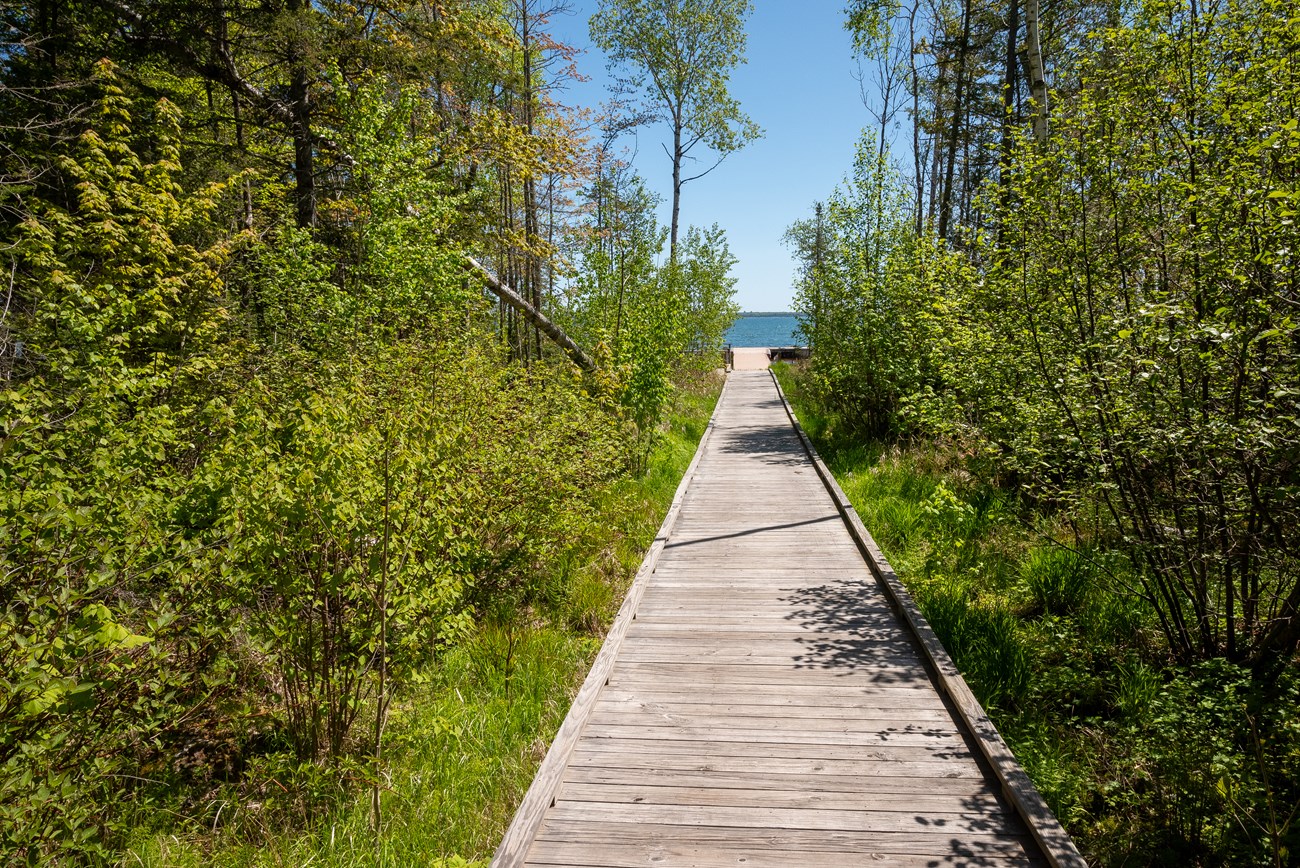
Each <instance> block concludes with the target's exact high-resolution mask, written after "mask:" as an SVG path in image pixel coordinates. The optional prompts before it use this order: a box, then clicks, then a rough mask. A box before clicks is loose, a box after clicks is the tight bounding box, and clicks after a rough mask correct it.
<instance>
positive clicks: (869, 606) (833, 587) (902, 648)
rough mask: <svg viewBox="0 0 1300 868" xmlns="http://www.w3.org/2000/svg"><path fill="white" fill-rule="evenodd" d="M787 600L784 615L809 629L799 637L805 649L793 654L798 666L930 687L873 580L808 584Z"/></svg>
mask: <svg viewBox="0 0 1300 868" xmlns="http://www.w3.org/2000/svg"><path fill="white" fill-rule="evenodd" d="M786 601H787V602H789V603H790V604H792V605H793V606H794V610H793V611H792V612H791V613H790V614H789V615H788V616H787V619H789V620H792V621H796V622H797V623H798V624H799V626H801V627H803V628H804V629H805V630H807V631H808V632H807V633H806V634H804V635H801V636H800V637H799V639H798V642H799V644H800V645H801V646H802V647H803V649H804V650H803V651H802V652H801V653H800V654H798V655H797V656H796V658H795V662H796V665H797V666H798V667H799V668H805V669H829V670H833V671H837V672H842V673H843V674H844V675H846V676H847V675H855V676H861V675H862V674H866V675H867V676H868V677H869V679H870V680H871V682H872V683H874V684H880V685H883V686H905V687H929V688H931V689H933V687H934V683H933V682H932V681H931V680H930V674H929V672H927V671H926V668H925V665H924V664H923V663H922V662H921V655H920V653H919V652H918V651H917V648H916V645H915V644H914V642H913V640H912V637H911V635H910V634H909V633H908V632H907V628H906V627H904V626H903V624H902V623H901V622H900V621H899V620H898V617H897V616H896V615H895V614H894V611H893V610H892V609H890V608H889V606H888V605H887V604H886V603H885V602H884V601H883V600H881V599H880V590H879V588H878V587H877V585H876V583H875V581H874V580H872V579H854V580H845V581H837V582H833V583H828V584H822V585H810V586H808V587H806V588H803V589H801V590H798V591H795V592H794V593H792V594H791V595H790V596H789V597H787V598H786Z"/></svg>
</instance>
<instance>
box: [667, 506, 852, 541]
mask: <svg viewBox="0 0 1300 868" xmlns="http://www.w3.org/2000/svg"><path fill="white" fill-rule="evenodd" d="M839 520H840V516H839V514H838V513H836V514H834V515H823V516H820V517H818V518H809V519H805V520H804V521H791V522H786V523H785V524H769V525H764V526H763V527H751V528H746V529H745V530H738V531H735V532H733V533H722V534H717V535H715V536H705V537H698V538H694V539H676V538H674V541H673V542H670V543H667V544H665V545H664V548H667V549H672V548H680V547H681V546H694V545H699V544H701V543H711V542H720V541H722V540H728V539H737V538H739V537H745V536H755V535H756V534H761V533H767V532H769V531H778V530H790V529H792V528H796V527H807V526H809V525H814V524H824V523H825V522H828V521H839Z"/></svg>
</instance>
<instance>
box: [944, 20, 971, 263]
mask: <svg viewBox="0 0 1300 868" xmlns="http://www.w3.org/2000/svg"><path fill="white" fill-rule="evenodd" d="M970 3H971V0H965V2H963V3H962V6H961V42H960V43H958V45H957V83H956V85H955V87H954V90H953V95H952V132H951V134H950V135H949V141H948V162H947V165H946V166H945V168H944V172H943V194H942V195H941V196H940V197H939V237H940V238H947V237H948V224H949V223H950V222H951V221H952V181H953V173H954V171H955V170H956V167H957V147H958V145H957V142H958V138H959V136H960V135H961V120H962V115H963V114H964V113H965V110H964V107H963V106H962V98H963V97H964V96H965V93H964V92H963V91H964V90H965V88H966V55H967V54H968V53H969V51H970Z"/></svg>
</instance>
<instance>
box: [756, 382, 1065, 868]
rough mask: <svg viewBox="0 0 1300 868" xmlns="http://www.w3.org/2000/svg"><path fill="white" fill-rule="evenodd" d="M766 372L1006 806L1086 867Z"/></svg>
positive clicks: (1057, 865)
mask: <svg viewBox="0 0 1300 868" xmlns="http://www.w3.org/2000/svg"><path fill="white" fill-rule="evenodd" d="M769 373H770V374H771V377H772V382H773V383H774V384H775V385H776V391H777V394H778V395H780V396H781V403H782V404H783V405H784V407H785V413H786V415H787V416H788V417H789V418H790V422H791V423H792V424H793V425H794V429H795V431H796V432H797V433H798V435H799V441H800V442H801V443H802V444H803V448H804V451H805V452H806V453H807V454H808V458H809V459H810V460H811V461H812V463H813V467H814V469H816V471H817V475H818V477H820V478H821V481H822V484H823V485H825V486H826V490H827V491H828V492H830V495H831V499H832V500H833V501H834V502H835V506H836V508H837V509H838V511H839V513H840V516H841V517H842V518H843V519H844V523H845V524H846V525H848V528H849V533H850V534H851V535H852V536H853V539H854V541H855V542H856V543H857V545H858V549H859V550H860V551H861V552H862V555H863V558H864V559H865V560H866V562H867V567H868V568H869V569H870V570H871V574H872V575H873V576H874V577H875V578H876V581H877V582H878V583H879V584H880V585H881V587H882V588H883V589H884V591H885V594H886V595H887V596H888V598H889V601H890V603H891V605H893V607H894V609H895V610H896V611H897V612H898V613H899V614H900V615H902V617H903V621H904V623H906V624H907V626H908V629H909V630H911V631H912V635H913V636H914V637H915V638H916V639H917V641H918V644H919V645H920V647H921V652H922V655H923V657H924V659H925V661H926V664H927V665H928V666H929V668H930V669H931V671H932V672H933V674H934V677H935V680H936V681H938V683H939V687H940V689H941V690H942V691H943V692H944V694H945V695H946V696H947V697H948V699H949V700H951V701H952V704H953V706H954V707H955V708H956V710H957V713H958V715H959V716H960V718H961V723H962V724H964V725H965V726H966V727H967V729H968V731H969V732H970V733H971V735H973V736H974V740H975V743H976V744H977V745H978V746H979V749H980V753H981V754H982V755H983V757H984V759H985V760H986V761H987V762H988V764H989V766H990V767H991V768H992V769H993V773H994V774H995V775H997V778H998V781H999V782H1000V783H1001V785H1002V790H1003V793H1004V794H1005V795H1006V797H1007V800H1008V801H1010V802H1011V805H1012V807H1014V808H1015V810H1016V812H1017V813H1018V814H1019V815H1020V817H1021V819H1023V820H1024V822H1025V825H1026V826H1027V827H1028V828H1029V831H1030V833H1031V834H1032V835H1033V836H1034V839H1035V840H1036V841H1037V842H1038V845H1039V847H1040V848H1042V851H1043V855H1044V856H1046V857H1047V860H1048V862H1049V863H1050V864H1051V865H1052V866H1054V868H1088V863H1087V862H1086V861H1085V860H1084V858H1083V855H1082V854H1081V853H1080V852H1079V850H1078V848H1077V847H1075V845H1074V841H1072V840H1071V839H1070V836H1069V834H1068V833H1067V832H1066V831H1065V828H1064V827H1063V826H1061V824H1060V821H1058V820H1057V819H1056V816H1055V815H1054V814H1053V813H1052V810H1051V808H1049V807H1048V806H1047V802H1046V801H1044V800H1043V796H1042V794H1041V793H1039V792H1038V789H1037V788H1036V787H1035V786H1034V783H1033V781H1031V780H1030V779H1029V775H1027V774H1026V773H1025V770H1024V769H1023V768H1021V766H1020V763H1019V762H1018V761H1017V760H1016V758H1015V755H1014V754H1013V753H1012V752H1011V749H1010V748H1009V747H1007V744H1006V742H1005V741H1004V740H1003V739H1002V735H1001V734H1000V733H999V732H998V730H997V727H995V726H994V725H993V721H992V720H990V719H989V716H988V714H987V713H986V712H985V711H984V707H983V706H982V705H980V702H979V700H978V699H976V698H975V694H974V693H972V692H971V689H970V686H969V685H967V684H966V679H964V678H962V676H961V672H960V671H958V669H957V667H956V665H955V664H954V663H953V662H952V658H951V657H950V656H949V655H948V651H947V649H945V648H944V647H943V643H942V642H940V641H939V637H938V636H936V635H935V633H934V630H933V629H932V628H931V627H930V625H929V623H928V622H927V621H926V620H925V616H923V615H922V614H921V610H920V608H919V607H918V606H917V605H916V602H915V601H914V600H913V599H912V596H911V594H909V593H908V592H907V589H906V588H905V587H903V583H902V582H901V581H899V579H898V576H897V574H896V573H895V572H894V568H893V567H892V566H890V565H889V561H888V560H886V559H885V555H884V553H883V552H882V551H881V550H880V547H879V546H878V545H876V541H875V539H874V538H873V537H872V536H871V533H870V531H868V530H867V528H866V526H865V525H864V524H863V523H862V519H861V518H860V517H859V516H858V513H857V511H856V510H855V509H854V508H853V504H852V503H850V502H849V499H848V497H847V496H846V495H845V494H844V491H843V489H841V488H840V485H839V483H838V482H837V481H836V480H835V477H834V476H833V475H832V474H831V472H830V469H829V468H827V466H826V463H825V462H824V461H822V458H821V455H819V454H818V453H817V448H816V447H815V446H813V444H812V440H811V439H810V438H809V437H808V434H807V433H806V432H805V431H804V430H803V426H802V425H800V424H799V419H798V418H797V417H796V416H795V414H794V410H793V409H792V408H791V407H790V402H789V400H787V399H786V396H785V391H784V390H783V389H782V388H781V383H780V381H779V380H777V378H776V374H775V372H772V371H769Z"/></svg>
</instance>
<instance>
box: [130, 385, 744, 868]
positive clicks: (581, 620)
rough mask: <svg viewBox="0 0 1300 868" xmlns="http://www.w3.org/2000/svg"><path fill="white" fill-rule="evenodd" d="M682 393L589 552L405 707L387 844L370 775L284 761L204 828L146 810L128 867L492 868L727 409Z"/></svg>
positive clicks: (243, 785)
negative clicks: (686, 476) (709, 432)
mask: <svg viewBox="0 0 1300 868" xmlns="http://www.w3.org/2000/svg"><path fill="white" fill-rule="evenodd" d="M676 381H677V382H676V385H675V388H674V389H673V391H672V397H671V405H670V408H669V410H668V412H667V413H666V414H665V418H664V421H663V422H662V423H661V424H660V426H659V430H658V432H657V435H656V436H655V437H654V438H653V447H652V449H651V453H650V457H649V460H648V462H647V468H646V472H645V473H644V474H641V475H638V476H626V477H624V478H621V479H618V480H616V481H615V482H614V483H613V484H611V485H610V486H608V487H607V488H606V489H605V490H604V491H602V492H600V494H599V495H598V496H597V498H596V507H595V510H594V512H593V514H592V515H591V517H590V521H589V524H588V525H587V527H586V528H585V531H584V533H585V539H584V540H583V545H582V546H580V547H578V548H576V549H575V551H574V552H573V554H572V556H571V557H570V558H569V559H568V560H567V561H564V562H562V563H560V564H559V565H558V566H557V568H556V569H555V570H554V571H553V573H552V574H550V575H548V576H546V577H543V578H542V579H541V580H540V584H541V586H542V587H543V589H544V590H543V591H542V592H541V593H540V594H538V595H537V598H536V599H535V600H533V601H530V602H529V603H527V604H526V605H520V606H514V607H510V608H502V609H498V610H497V611H495V612H494V613H493V614H492V616H491V617H490V618H488V619H485V620H484V621H483V622H482V623H481V624H479V625H478V626H477V627H476V628H475V629H474V632H473V634H472V635H471V636H469V637H468V638H466V639H465V640H464V641H462V642H461V643H460V644H458V645H457V646H455V647H454V648H452V649H451V650H449V651H448V652H447V653H445V654H444V655H442V656H441V657H440V658H439V659H437V660H436V661H434V662H432V663H430V664H429V665H427V666H425V667H424V668H423V670H422V672H421V673H420V674H419V675H418V676H417V677H416V678H414V679H412V684H411V686H410V687H409V689H406V690H404V691H403V692H402V693H401V694H400V695H398V696H397V697H395V698H394V700H393V702H392V706H391V709H390V712H389V715H390V722H389V725H388V735H387V761H386V763H385V765H384V768H383V769H382V772H381V774H380V778H381V780H380V781H379V783H380V785H381V788H382V791H383V800H384V806H383V816H384V817H385V827H384V832H383V834H382V835H379V836H376V835H375V833H374V831H373V827H372V820H373V817H372V806H371V803H370V793H369V788H370V787H371V785H372V784H373V783H374V781H372V780H371V778H372V777H373V776H372V775H371V773H370V772H369V770H368V769H366V768H364V767H363V766H360V765H358V767H357V769H356V770H355V775H351V776H349V775H344V776H342V777H341V778H340V777H339V776H338V775H335V774H332V773H331V772H330V771H329V770H322V769H318V768H316V767H313V766H300V765H298V764H296V763H294V762H293V761H292V759H291V758H290V757H288V756H285V755H275V754H268V755H266V756H263V757H260V758H259V759H258V760H257V761H255V762H254V763H253V764H251V766H250V768H249V769H248V771H247V772H246V773H245V774H244V775H242V776H241V777H240V778H239V779H238V780H234V781H231V782H229V783H226V784H223V785H220V786H217V787H215V788H214V789H212V790H211V791H210V792H209V793H208V794H207V795H206V796H205V797H204V798H203V800H202V802H203V803H202V805H201V806H200V810H198V811H193V810H192V809H188V810H190V812H191V814H192V815H187V807H186V805H192V804H193V801H194V800H193V796H192V794H190V793H187V792H186V791H184V790H182V789H179V788H178V789H176V790H174V791H173V792H171V793H170V794H169V795H170V798H168V797H167V796H163V797H161V801H160V802H158V803H157V804H155V805H153V806H152V807H151V808H150V809H149V810H148V811H140V812H138V815H137V816H136V817H135V818H134V823H135V827H136V828H135V832H134V833H133V834H132V835H131V836H130V838H131V840H130V844H129V845H128V846H127V847H126V848H125V850H124V851H123V853H122V855H121V856H120V857H119V858H118V864H120V865H122V866H131V865H143V866H149V868H155V866H157V868H161V866H175V868H186V866H194V868H198V866H228V868H236V866H238V868H245V866H247V868H252V866H290V865H292V866H298V865H314V866H331V868H344V866H347V868H352V866H378V865H426V866H434V868H453V866H456V868H459V866H478V865H486V864H487V862H488V859H489V858H490V856H491V855H492V851H493V850H494V849H495V848H496V845H497V843H498V842H499V841H500V840H501V836H502V835H503V834H504V833H505V829H506V826H507V825H508V824H509V822H510V819H511V817H512V816H513V814H514V811H515V808H516V807H517V805H518V804H519V801H520V800H521V799H522V798H523V795H524V792H525V791H526V790H527V789H528V786H529V784H530V783H531V782H532V778H533V775H534V774H535V773H536V771H537V766H538V765H539V764H540V762H541V760H542V758H543V757H544V756H545V755H546V750H547V748H548V746H549V745H550V741H551V739H552V738H553V736H554V734H555V731H556V730H557V729H558V728H559V726H560V723H561V722H562V721H563V719H564V715H565V714H566V713H567V711H568V705H569V700H570V699H571V698H572V696H573V694H574V693H575V692H576V691H577V689H578V686H579V685H580V684H581V683H582V679H583V677H584V676H585V675H586V672H587V669H588V668H589V666H590V664H591V661H592V659H593V658H594V657H595V655H596V652H597V651H598V650H599V648H600V644H601V642H602V639H603V635H604V631H605V630H606V629H607V628H608V626H609V624H610V623H611V622H612V620H613V618H614V615H615V613H616V612H617V610H618V607H619V605H620V604H621V602H622V598H623V594H624V592H625V591H626V589H627V587H628V585H629V584H630V582H631V579H632V576H633V575H634V574H635V572H636V570H637V568H638V566H639V565H640V562H641V559H642V557H643V555H644V553H645V550H646V549H647V548H648V547H649V545H650V543H651V542H652V541H653V538H654V534H655V531H656V530H657V529H658V527H659V523H660V522H661V521H662V519H663V515H664V513H665V512H666V511H667V508H668V505H669V504H670V503H671V501H672V497H673V494H674V492H675V491H676V488H677V485H678V483H679V482H680V480H681V477H682V474H683V473H684V472H685V470H686V467H687V465H688V464H689V463H690V461H691V457H692V456H693V455H694V454H695V448H696V445H697V444H698V443H699V440H700V437H701V436H703V433H704V429H705V427H706V425H707V424H708V419H709V416H710V415H711V413H712V412H713V405H714V403H715V402H716V400H717V396H718V392H719V391H720V387H721V380H720V378H719V377H718V376H717V375H716V374H700V373H698V372H691V373H679V375H678V376H677V377H676ZM362 716H363V717H364V716H365V715H364V713H363V715H362ZM308 778H310V779H308ZM349 778H352V779H351V780H349ZM313 779H314V780H313ZM340 781H342V784H340ZM313 783H314V786H313ZM160 808H161V810H160Z"/></svg>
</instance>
